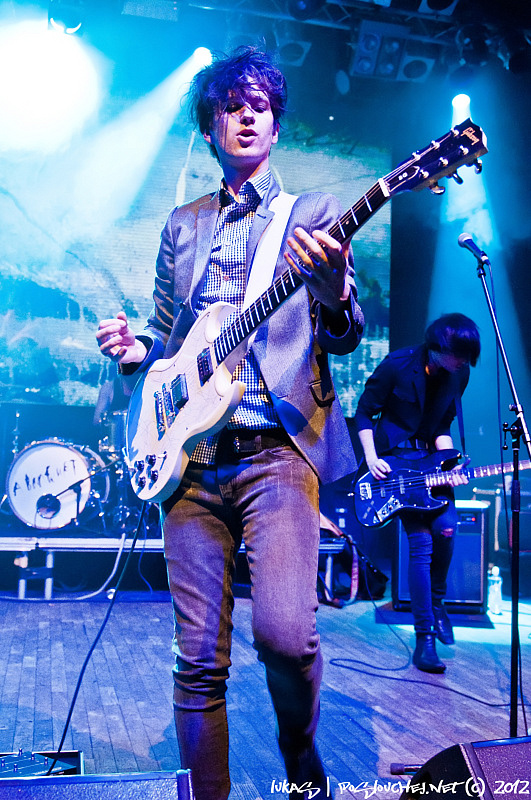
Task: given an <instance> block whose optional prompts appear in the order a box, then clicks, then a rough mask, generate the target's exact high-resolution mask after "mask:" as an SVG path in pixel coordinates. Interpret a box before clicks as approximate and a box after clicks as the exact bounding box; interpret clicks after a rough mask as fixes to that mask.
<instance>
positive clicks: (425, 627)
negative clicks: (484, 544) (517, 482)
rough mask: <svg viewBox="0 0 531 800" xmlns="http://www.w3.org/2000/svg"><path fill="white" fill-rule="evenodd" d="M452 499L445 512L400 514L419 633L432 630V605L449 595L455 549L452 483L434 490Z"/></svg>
mask: <svg viewBox="0 0 531 800" xmlns="http://www.w3.org/2000/svg"><path fill="white" fill-rule="evenodd" d="M433 496H434V497H444V498H446V499H447V500H448V501H449V502H448V505H447V506H445V508H444V509H443V510H442V512H439V513H438V514H437V513H434V512H430V513H425V514H422V513H420V514H418V513H408V512H403V513H402V514H400V519H401V520H402V524H403V526H404V530H405V531H406V534H407V538H408V543H409V565H408V580H409V592H410V595H411V611H412V613H413V621H414V625H415V632H416V633H430V632H432V631H433V624H434V617H433V606H434V605H435V606H437V605H441V604H442V601H443V599H444V597H445V595H446V579H447V576H448V570H449V569H450V563H451V561H452V555H453V552H454V541H455V533H456V531H457V510H456V507H455V502H454V494H453V491H452V489H451V488H450V487H449V486H444V487H438V488H437V489H434V490H433Z"/></svg>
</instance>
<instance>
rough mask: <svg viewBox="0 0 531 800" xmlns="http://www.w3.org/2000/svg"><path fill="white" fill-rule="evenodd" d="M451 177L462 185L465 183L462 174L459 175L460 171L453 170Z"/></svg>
mask: <svg viewBox="0 0 531 800" xmlns="http://www.w3.org/2000/svg"><path fill="white" fill-rule="evenodd" d="M451 177H452V178H453V179H454V181H455V182H456V183H458V184H459V185H461V184H462V183H463V179H462V177H461V175H459V173H458V172H453V173H452V175H451Z"/></svg>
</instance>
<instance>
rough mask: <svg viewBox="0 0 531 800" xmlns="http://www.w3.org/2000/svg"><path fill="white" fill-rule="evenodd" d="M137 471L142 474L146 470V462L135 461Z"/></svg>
mask: <svg viewBox="0 0 531 800" xmlns="http://www.w3.org/2000/svg"><path fill="white" fill-rule="evenodd" d="M135 469H136V471H137V472H142V470H143V469H144V462H143V461H135Z"/></svg>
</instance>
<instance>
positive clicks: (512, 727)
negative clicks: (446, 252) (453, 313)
mask: <svg viewBox="0 0 531 800" xmlns="http://www.w3.org/2000/svg"><path fill="white" fill-rule="evenodd" d="M474 255H475V257H476V259H477V262H478V265H477V273H478V278H479V279H480V280H481V283H482V285H483V291H484V293H485V299H486V301H487V305H488V308H489V313H490V316H491V319H492V324H493V326H494V331H495V334H496V342H497V346H498V351H499V353H500V355H501V358H502V361H503V365H504V367H505V372H506V375H507V380H508V381H509V386H510V389H511V394H512V397H513V402H512V404H511V405H510V406H509V410H510V411H514V412H515V413H516V420H515V422H514V423H513V424H512V425H511V426H510V427H509V426H508V425H507V423H504V426H503V429H504V432H507V430H509V431H510V433H511V437H512V445H513V481H512V488H511V523H512V537H511V538H512V541H511V689H510V716H509V735H510V736H511V737H516V736H517V735H518V653H519V648H520V636H519V631H518V602H519V594H520V464H519V450H520V440H521V439H522V438H523V440H524V443H525V446H526V448H527V452H528V453H529V457H530V459H531V440H530V438H529V430H528V428H527V425H526V421H525V416H524V410H523V408H522V405H521V403H520V400H519V399H518V393H517V391H516V386H515V383H514V380H513V376H512V373H511V367H510V365H509V360H508V358H507V353H506V351H505V347H504V344H503V338H502V335H501V332H500V329H499V327H498V322H497V319H496V312H495V310H494V306H493V303H492V300H491V297H490V294H489V289H488V286H487V282H486V280H485V264H490V261H489V259H488V258H487V256H486V255H485V253H482V252H479V253H475V252H474Z"/></svg>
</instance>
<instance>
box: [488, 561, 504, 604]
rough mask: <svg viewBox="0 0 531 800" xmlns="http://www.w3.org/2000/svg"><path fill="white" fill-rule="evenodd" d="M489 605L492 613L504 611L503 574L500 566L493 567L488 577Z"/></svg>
mask: <svg viewBox="0 0 531 800" xmlns="http://www.w3.org/2000/svg"><path fill="white" fill-rule="evenodd" d="M488 585H489V593H488V607H489V611H490V613H491V614H501V613H502V576H501V575H500V568H499V567H496V566H494V567H492V569H491V571H490V574H489V577H488Z"/></svg>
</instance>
